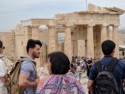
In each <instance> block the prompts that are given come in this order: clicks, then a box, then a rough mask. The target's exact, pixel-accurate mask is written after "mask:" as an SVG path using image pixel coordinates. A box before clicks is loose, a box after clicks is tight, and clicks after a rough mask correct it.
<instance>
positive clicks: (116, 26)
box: [113, 25, 119, 58]
mask: <svg viewBox="0 0 125 94" xmlns="http://www.w3.org/2000/svg"><path fill="white" fill-rule="evenodd" d="M113 41H114V42H115V44H116V47H115V54H114V56H115V57H117V58H119V35H118V25H114V26H113Z"/></svg>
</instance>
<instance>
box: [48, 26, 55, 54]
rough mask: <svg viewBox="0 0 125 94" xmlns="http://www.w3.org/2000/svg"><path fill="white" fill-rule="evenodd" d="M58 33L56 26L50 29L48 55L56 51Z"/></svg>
mask: <svg viewBox="0 0 125 94" xmlns="http://www.w3.org/2000/svg"><path fill="white" fill-rule="evenodd" d="M56 43H57V33H56V29H55V27H54V26H51V27H49V45H48V53H51V52H54V51H56Z"/></svg>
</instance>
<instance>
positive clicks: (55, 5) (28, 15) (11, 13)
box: [0, 0, 125, 32]
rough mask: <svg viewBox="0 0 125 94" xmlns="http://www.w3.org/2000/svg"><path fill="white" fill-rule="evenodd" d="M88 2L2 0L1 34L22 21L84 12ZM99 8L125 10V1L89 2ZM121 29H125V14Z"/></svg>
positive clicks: (91, 0)
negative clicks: (58, 14)
mask: <svg viewBox="0 0 125 94" xmlns="http://www.w3.org/2000/svg"><path fill="white" fill-rule="evenodd" d="M85 1H86V0H0V32H4V31H9V30H12V29H14V28H15V27H16V25H17V24H19V23H20V21H21V20H28V19H32V18H52V17H54V15H55V14H57V13H68V12H74V11H84V10H85V9H86V6H85V5H86V4H85ZM87 1H88V3H92V4H95V5H98V6H105V7H113V6H115V7H119V8H121V9H124V10H125V0H87ZM120 18H121V25H120V29H125V14H124V15H122V16H121V17H120Z"/></svg>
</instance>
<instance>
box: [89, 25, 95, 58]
mask: <svg viewBox="0 0 125 94" xmlns="http://www.w3.org/2000/svg"><path fill="white" fill-rule="evenodd" d="M87 57H92V58H94V38H93V26H92V25H88V26H87Z"/></svg>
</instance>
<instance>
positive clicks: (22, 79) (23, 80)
mask: <svg viewBox="0 0 125 94" xmlns="http://www.w3.org/2000/svg"><path fill="white" fill-rule="evenodd" d="M28 79H29V75H27V74H26V73H20V75H19V86H20V87H32V86H36V85H37V83H38V81H37V80H35V81H33V82H31V81H29V80H28Z"/></svg>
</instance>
